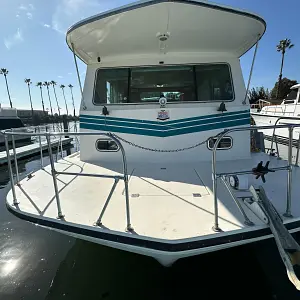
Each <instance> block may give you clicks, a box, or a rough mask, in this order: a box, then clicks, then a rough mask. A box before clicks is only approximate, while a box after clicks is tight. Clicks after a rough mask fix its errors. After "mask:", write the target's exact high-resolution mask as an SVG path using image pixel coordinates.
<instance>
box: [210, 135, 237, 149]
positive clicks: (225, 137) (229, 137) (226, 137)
mask: <svg viewBox="0 0 300 300" xmlns="http://www.w3.org/2000/svg"><path fill="white" fill-rule="evenodd" d="M211 139H216V140H217V138H211ZM211 139H209V140H208V141H207V143H206V146H207V149H208V150H210V151H212V150H213V148H211V147H209V141H210V140H211ZM222 139H230V141H231V145H230V147H228V148H217V149H216V150H230V149H231V148H232V147H233V138H232V137H231V136H224V137H222V138H221V140H220V142H221V141H222ZM220 142H219V143H220Z"/></svg>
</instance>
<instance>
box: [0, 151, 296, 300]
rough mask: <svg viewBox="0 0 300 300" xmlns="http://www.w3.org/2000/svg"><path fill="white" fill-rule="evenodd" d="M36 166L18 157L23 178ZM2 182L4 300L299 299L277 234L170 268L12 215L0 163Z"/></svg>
mask: <svg viewBox="0 0 300 300" xmlns="http://www.w3.org/2000/svg"><path fill="white" fill-rule="evenodd" d="M45 163H48V159H47V157H45ZM39 167H40V162H39V159H38V158H37V157H35V158H31V159H29V160H26V161H23V162H21V163H20V164H19V170H20V172H21V177H23V176H25V175H26V174H28V173H29V172H32V171H34V170H37V169H39ZM0 184H1V186H2V189H0V299H1V300H2V299H5V300H10V299H12V300H17V299H24V300H38V299H45V300H52V299H68V300H70V299H72V300H77V299H118V300H120V299H133V300H135V299H227V298H228V299H299V297H300V293H299V292H297V291H296V290H295V288H294V287H293V285H292V284H291V283H290V282H289V280H288V278H287V276H286V271H285V268H284V266H283V264H282V263H281V260H280V257H279V255H278V253H277V250H276V246H275V243H274V241H273V240H267V241H262V242H259V243H254V244H251V245H246V246H241V247H236V248H233V249H229V250H223V251H219V252H216V253H211V254H205V255H201V256H198V257H192V258H187V259H183V260H179V261H178V262H176V263H175V264H174V265H173V266H172V267H171V268H165V267H162V266H161V265H160V264H159V263H158V262H156V261H155V260H153V259H152V258H148V257H144V256H140V255H136V254H131V253H127V252H122V251H120V250H115V249H111V248H107V247H104V246H101V245H97V244H93V243H89V242H85V241H82V240H77V239H74V238H70V237H68V236H66V235H62V234H59V233H56V232H54V231H51V230H48V229H45V228H42V227H39V226H35V225H32V224H30V223H28V222H25V221H22V220H20V219H18V218H16V217H14V216H13V215H11V214H10V213H9V212H8V211H7V209H6V207H5V197H6V194H7V191H8V187H7V184H8V171H7V167H2V168H0ZM297 239H298V240H300V236H299V235H298V236H297Z"/></svg>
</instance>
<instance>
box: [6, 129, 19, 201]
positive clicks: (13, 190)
mask: <svg viewBox="0 0 300 300" xmlns="http://www.w3.org/2000/svg"><path fill="white" fill-rule="evenodd" d="M4 140H5V150H6V155H7V164H8V173H9V178H10V184H11V191H12V195H13V204H14V205H18V204H19V202H18V201H17V197H16V190H15V182H14V175H13V171H12V166H11V157H10V153H9V146H8V137H7V135H6V134H5V135H4Z"/></svg>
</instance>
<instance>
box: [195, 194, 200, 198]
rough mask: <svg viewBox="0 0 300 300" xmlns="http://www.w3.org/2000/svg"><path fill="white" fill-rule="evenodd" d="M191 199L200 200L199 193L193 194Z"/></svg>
mask: <svg viewBox="0 0 300 300" xmlns="http://www.w3.org/2000/svg"><path fill="white" fill-rule="evenodd" d="M193 197H194V198H200V197H201V194H199V193H193Z"/></svg>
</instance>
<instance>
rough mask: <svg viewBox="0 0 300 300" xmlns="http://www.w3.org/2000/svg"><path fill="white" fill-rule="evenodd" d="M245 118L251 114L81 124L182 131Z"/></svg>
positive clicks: (91, 120)
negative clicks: (159, 122) (187, 119)
mask: <svg viewBox="0 0 300 300" xmlns="http://www.w3.org/2000/svg"><path fill="white" fill-rule="evenodd" d="M243 118H250V114H249V113H248V112H247V113H242V114H239V115H237V116H227V115H223V116H218V117H217V118H210V119H206V120H195V121H187V122H182V123H177V124H165V123H161V124H159V125H152V124H144V123H130V122H119V121H112V120H109V119H107V120H96V119H94V120H93V119H89V118H83V117H81V118H80V122H82V123H91V124H97V125H110V126H121V127H122V126H125V127H138V128H140V129H152V130H172V129H180V128H182V127H188V126H198V125H205V124H208V123H220V122H225V121H230V120H239V119H243Z"/></svg>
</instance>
